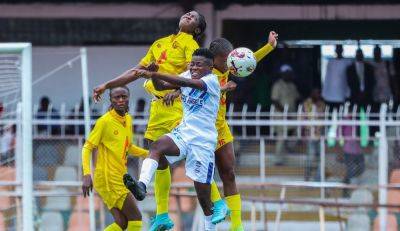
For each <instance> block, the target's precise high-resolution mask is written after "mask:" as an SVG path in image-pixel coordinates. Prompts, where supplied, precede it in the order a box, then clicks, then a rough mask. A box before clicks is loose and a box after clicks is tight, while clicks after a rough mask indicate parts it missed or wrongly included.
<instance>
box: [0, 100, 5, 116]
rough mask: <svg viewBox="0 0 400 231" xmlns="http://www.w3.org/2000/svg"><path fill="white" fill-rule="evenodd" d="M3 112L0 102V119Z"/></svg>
mask: <svg viewBox="0 0 400 231" xmlns="http://www.w3.org/2000/svg"><path fill="white" fill-rule="evenodd" d="M3 112H4V106H3V103H2V102H0V118H1V117H2V116H3Z"/></svg>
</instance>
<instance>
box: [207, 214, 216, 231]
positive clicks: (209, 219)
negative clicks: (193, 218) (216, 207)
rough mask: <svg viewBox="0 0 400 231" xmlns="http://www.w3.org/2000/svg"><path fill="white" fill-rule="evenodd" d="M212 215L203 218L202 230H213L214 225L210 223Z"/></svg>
mask: <svg viewBox="0 0 400 231" xmlns="http://www.w3.org/2000/svg"><path fill="white" fill-rule="evenodd" d="M211 218H212V215H210V216H204V230H205V231H213V230H215V225H214V224H213V223H212V222H211Z"/></svg>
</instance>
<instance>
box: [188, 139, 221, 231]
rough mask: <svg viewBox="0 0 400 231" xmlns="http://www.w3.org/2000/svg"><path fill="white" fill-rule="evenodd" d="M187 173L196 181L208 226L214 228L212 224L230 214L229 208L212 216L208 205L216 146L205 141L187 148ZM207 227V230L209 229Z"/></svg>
mask: <svg viewBox="0 0 400 231" xmlns="http://www.w3.org/2000/svg"><path fill="white" fill-rule="evenodd" d="M185 169H186V175H187V176H188V177H189V178H190V179H192V180H193V181H194V182H195V186H196V187H197V188H196V192H197V197H198V199H199V202H200V205H201V207H202V208H203V211H204V215H205V216H206V217H205V224H206V226H207V227H208V228H209V229H210V230H212V229H211V228H212V227H213V226H212V225H211V224H214V225H215V224H217V223H219V222H221V221H223V220H224V219H225V218H226V216H228V215H229V210H227V211H226V213H223V216H220V217H217V218H218V219H216V218H215V215H216V213H215V206H214V212H213V213H212V215H211V216H210V214H209V213H208V209H209V208H208V206H209V205H210V204H211V205H212V201H211V182H212V180H213V179H214V169H215V158H214V148H210V145H209V144H207V143H204V146H199V145H190V146H189V147H188V148H187V156H186V163H185ZM209 229H207V230H209Z"/></svg>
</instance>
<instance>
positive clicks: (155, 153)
mask: <svg viewBox="0 0 400 231" xmlns="http://www.w3.org/2000/svg"><path fill="white" fill-rule="evenodd" d="M164 153H168V155H179V153H180V151H179V148H178V146H177V145H176V144H175V143H174V141H173V140H172V139H171V138H170V137H168V136H162V137H161V138H160V139H158V140H157V141H155V142H154V143H152V144H151V147H150V150H149V157H148V158H146V159H145V160H144V161H143V164H142V168H141V172H140V177H139V181H136V180H133V179H132V177H130V176H129V175H125V176H124V182H125V185H126V186H127V187H128V189H129V190H130V191H131V192H132V194H133V195H134V196H135V198H136V199H137V200H143V199H144V197H145V196H146V188H147V187H148V185H149V184H150V181H151V178H152V177H153V175H154V174H155V172H156V170H157V168H158V165H159V161H160V159H161V158H162V156H163V155H164Z"/></svg>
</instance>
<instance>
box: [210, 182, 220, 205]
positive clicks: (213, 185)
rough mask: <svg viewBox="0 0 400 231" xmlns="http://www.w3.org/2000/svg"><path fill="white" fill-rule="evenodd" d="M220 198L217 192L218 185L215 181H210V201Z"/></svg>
mask: <svg viewBox="0 0 400 231" xmlns="http://www.w3.org/2000/svg"><path fill="white" fill-rule="evenodd" d="M219 200H221V195H220V194H219V190H218V186H217V184H216V183H215V181H213V182H211V201H212V202H213V203H214V202H216V201H219Z"/></svg>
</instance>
